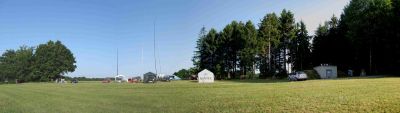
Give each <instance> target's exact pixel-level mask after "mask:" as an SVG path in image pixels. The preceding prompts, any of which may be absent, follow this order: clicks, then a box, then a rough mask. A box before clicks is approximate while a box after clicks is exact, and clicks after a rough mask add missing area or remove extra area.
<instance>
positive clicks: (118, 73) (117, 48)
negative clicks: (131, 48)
mask: <svg viewBox="0 0 400 113" xmlns="http://www.w3.org/2000/svg"><path fill="white" fill-rule="evenodd" d="M118 57H119V56H118V48H117V76H118V75H119V72H118V71H119V70H118V65H119V61H118V60H119V58H118Z"/></svg>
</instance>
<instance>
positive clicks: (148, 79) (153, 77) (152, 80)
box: [143, 72, 157, 83]
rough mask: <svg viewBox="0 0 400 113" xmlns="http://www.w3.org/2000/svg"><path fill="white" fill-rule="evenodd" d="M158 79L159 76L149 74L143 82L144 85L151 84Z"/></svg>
mask: <svg viewBox="0 0 400 113" xmlns="http://www.w3.org/2000/svg"><path fill="white" fill-rule="evenodd" d="M156 79H157V75H156V74H154V73H152V72H147V73H146V74H144V75H143V82H144V83H150V82H153V83H154V82H155V81H156Z"/></svg>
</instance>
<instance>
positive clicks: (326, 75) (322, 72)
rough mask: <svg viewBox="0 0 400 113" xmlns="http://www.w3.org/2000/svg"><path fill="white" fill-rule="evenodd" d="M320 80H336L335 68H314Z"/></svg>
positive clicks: (329, 66) (327, 66)
mask: <svg viewBox="0 0 400 113" xmlns="http://www.w3.org/2000/svg"><path fill="white" fill-rule="evenodd" d="M314 70H315V71H317V73H318V75H319V76H320V78H321V79H330V78H337V67H336V66H331V65H321V66H317V67H314Z"/></svg>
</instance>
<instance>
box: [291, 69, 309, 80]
mask: <svg viewBox="0 0 400 113" xmlns="http://www.w3.org/2000/svg"><path fill="white" fill-rule="evenodd" d="M288 79H289V80H290V81H300V80H307V79H308V77H307V74H306V73H304V72H303V71H298V72H294V73H290V74H289V77H288Z"/></svg>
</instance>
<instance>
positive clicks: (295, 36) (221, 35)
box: [193, 0, 400, 79]
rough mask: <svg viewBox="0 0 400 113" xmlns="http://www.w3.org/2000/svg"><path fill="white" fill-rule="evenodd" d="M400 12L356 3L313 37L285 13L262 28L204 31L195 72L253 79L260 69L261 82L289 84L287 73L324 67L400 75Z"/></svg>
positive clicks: (383, 4)
mask: <svg viewBox="0 0 400 113" xmlns="http://www.w3.org/2000/svg"><path fill="white" fill-rule="evenodd" d="M399 8H400V2H399V0H351V1H350V3H349V4H348V5H347V6H345V8H344V11H343V13H342V14H341V15H340V18H337V17H336V16H335V15H333V16H332V18H331V19H330V20H329V21H326V22H325V23H324V24H321V25H320V26H319V27H318V28H317V30H316V31H315V35H314V36H310V35H308V31H307V30H306V25H305V24H304V22H302V21H300V22H296V21H295V19H294V14H293V13H292V12H291V11H289V10H285V9H284V10H283V11H282V12H281V13H280V15H277V14H275V13H269V14H267V15H266V16H264V17H263V18H262V19H261V22H260V23H259V24H258V28H256V26H255V25H254V24H253V22H251V21H247V22H242V21H239V22H238V21H232V22H231V23H230V24H228V25H226V26H225V27H224V28H223V29H222V30H221V31H218V30H216V29H214V28H211V29H209V30H207V29H206V28H204V27H203V28H202V29H201V30H200V33H199V39H198V40H197V42H196V43H197V46H196V49H197V50H196V51H195V54H194V57H193V64H194V66H195V67H194V68H193V69H195V70H197V72H198V71H200V70H201V69H209V70H211V71H212V72H214V73H215V75H216V79H230V78H242V77H243V76H240V75H247V76H245V77H248V78H252V77H253V76H254V75H255V71H256V70H257V69H258V70H260V75H259V77H260V78H266V77H274V78H284V77H286V76H287V72H288V70H293V71H301V70H310V69H312V68H313V67H314V66H318V65H321V64H329V65H336V66H338V69H339V71H342V72H346V71H347V70H349V69H351V70H354V72H355V74H358V73H360V72H361V71H362V70H365V71H366V72H367V73H368V74H399V72H398V70H400V67H399V66H398V65H399V64H400V51H398V50H399V48H400V46H399V42H400V32H398V31H399V30H400V27H399V26H400V25H399V24H400V17H399V16H400V14H399V13H400V10H399ZM310 42H312V43H310Z"/></svg>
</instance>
